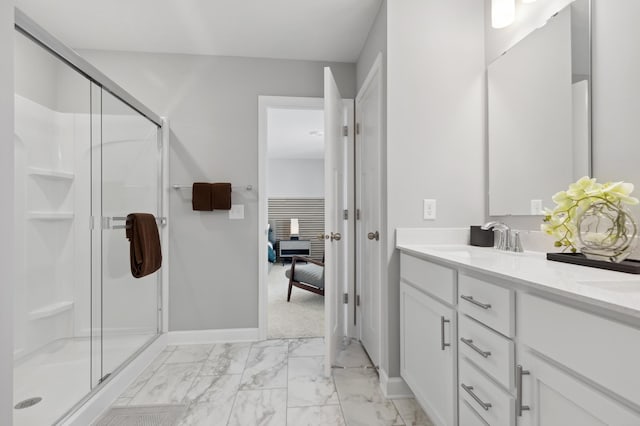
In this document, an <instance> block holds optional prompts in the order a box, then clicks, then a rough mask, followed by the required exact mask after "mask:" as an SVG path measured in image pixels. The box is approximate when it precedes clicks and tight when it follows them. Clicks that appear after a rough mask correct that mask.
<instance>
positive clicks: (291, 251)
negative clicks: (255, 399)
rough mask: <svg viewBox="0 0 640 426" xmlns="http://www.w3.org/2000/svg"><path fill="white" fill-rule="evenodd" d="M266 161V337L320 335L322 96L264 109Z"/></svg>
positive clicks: (322, 182) (322, 180)
mask: <svg viewBox="0 0 640 426" xmlns="http://www.w3.org/2000/svg"><path fill="white" fill-rule="evenodd" d="M266 160H267V170H266V171H267V176H266V181H267V182H266V183H267V185H266V187H267V193H266V198H267V219H268V250H269V252H268V261H269V264H268V279H267V301H268V303H267V338H268V339H278V338H299V337H323V336H324V328H325V327H324V239H323V240H320V239H318V238H317V237H318V235H319V234H322V233H324V106H323V102H322V99H314V100H313V102H311V100H309V103H308V106H294V105H292V106H290V107H271V108H268V109H267V158H266ZM292 271H293V272H294V277H293V279H291V278H292ZM294 280H295V281H294ZM303 280H304V281H303ZM293 283H295V284H296V285H293ZM290 285H291V287H290ZM298 285H299V286H300V287H298Z"/></svg>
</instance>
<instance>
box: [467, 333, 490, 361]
mask: <svg viewBox="0 0 640 426" xmlns="http://www.w3.org/2000/svg"><path fill="white" fill-rule="evenodd" d="M460 341H461V342H462V343H464V344H465V345H467V346H469V347H470V348H471V349H473V350H474V351H476V352H478V353H479V354H480V355H482V356H483V357H484V358H487V357H488V356H489V355H491V352H489V351H483V350H482V349H480V348H479V347H477V346H476V345H474V344H473V340H471V339H465V338H464V337H461V338H460Z"/></svg>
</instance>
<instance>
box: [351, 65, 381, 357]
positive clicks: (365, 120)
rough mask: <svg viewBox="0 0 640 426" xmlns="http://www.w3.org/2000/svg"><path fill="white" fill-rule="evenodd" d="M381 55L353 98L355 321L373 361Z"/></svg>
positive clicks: (378, 253)
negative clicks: (355, 168) (354, 136)
mask: <svg viewBox="0 0 640 426" xmlns="http://www.w3.org/2000/svg"><path fill="white" fill-rule="evenodd" d="M381 64H382V57H381V56H378V59H377V60H376V62H375V63H374V65H373V67H372V68H371V71H370V72H369V75H368V76H367V79H366V80H365V82H364V84H363V85H362V89H361V90H360V93H358V96H357V97H356V112H357V117H356V122H357V124H356V162H357V166H356V167H357V170H356V181H357V182H356V187H357V188H358V191H357V197H356V208H357V209H358V211H359V214H358V215H357V216H358V217H359V220H357V225H356V253H357V254H356V256H357V262H356V263H357V265H358V266H357V267H358V270H357V279H356V287H357V289H356V291H357V296H356V300H357V301H359V303H358V302H357V303H356V309H357V315H356V321H359V330H360V340H361V341H362V345H363V346H364V348H365V349H366V351H367V353H368V354H369V357H370V358H371V361H373V364H374V365H376V366H378V365H379V363H380V341H381V339H380V335H381V333H380V312H381V309H382V307H381V305H380V300H381V299H380V288H381V286H380V283H381V269H380V265H381V259H382V256H381V249H382V243H383V241H384V238H383V235H382V217H381V214H382V213H381V210H382V204H381V194H380V191H381V188H382V178H381V165H380V161H381V138H382V66H381Z"/></svg>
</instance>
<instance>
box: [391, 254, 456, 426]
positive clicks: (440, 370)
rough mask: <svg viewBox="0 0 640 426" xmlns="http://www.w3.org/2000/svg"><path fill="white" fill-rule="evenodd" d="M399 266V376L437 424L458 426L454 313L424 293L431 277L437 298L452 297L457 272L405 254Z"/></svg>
mask: <svg viewBox="0 0 640 426" xmlns="http://www.w3.org/2000/svg"><path fill="white" fill-rule="evenodd" d="M401 262H402V265H403V274H402V281H401V283H400V312H401V314H400V330H401V334H400V345H401V351H400V352H401V361H400V373H401V375H402V377H403V378H404V380H405V382H406V383H407V384H408V385H409V387H410V388H411V390H412V391H413V393H414V394H415V397H416V399H417V400H418V402H419V403H420V404H421V405H422V406H423V407H424V408H425V410H426V411H427V412H428V414H429V417H431V419H432V420H433V421H434V422H435V424H436V425H442V426H445V425H446V426H453V425H456V424H458V423H457V403H456V401H457V390H456V385H457V375H456V357H457V355H456V353H457V344H456V318H455V317H456V313H455V310H454V308H453V307H452V306H450V305H448V304H447V303H444V301H443V300H442V299H438V298H436V297H434V296H433V295H432V294H429V293H427V292H426V291H425V289H429V283H430V280H433V279H435V280H436V282H435V283H434V286H433V287H434V288H436V289H437V290H436V291H437V292H439V293H438V294H444V295H445V296H444V298H445V299H447V298H449V295H450V296H451V297H453V294H454V291H455V271H453V270H451V269H447V268H443V267H441V266H439V265H435V264H429V263H427V262H424V261H422V260H418V259H415V258H409V257H405V256H404V255H403V256H402V261H401ZM434 277H436V278H434ZM440 292H441V293H440Z"/></svg>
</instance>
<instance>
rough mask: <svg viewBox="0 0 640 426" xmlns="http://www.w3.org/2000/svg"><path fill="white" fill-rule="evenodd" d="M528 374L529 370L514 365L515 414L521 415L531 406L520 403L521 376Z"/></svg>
mask: <svg viewBox="0 0 640 426" xmlns="http://www.w3.org/2000/svg"><path fill="white" fill-rule="evenodd" d="M526 375H529V371H527V370H523V369H522V366H521V365H517V366H516V416H517V417H522V412H523V411H528V410H530V409H531V408H530V407H529V406H528V405H522V376H526Z"/></svg>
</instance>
